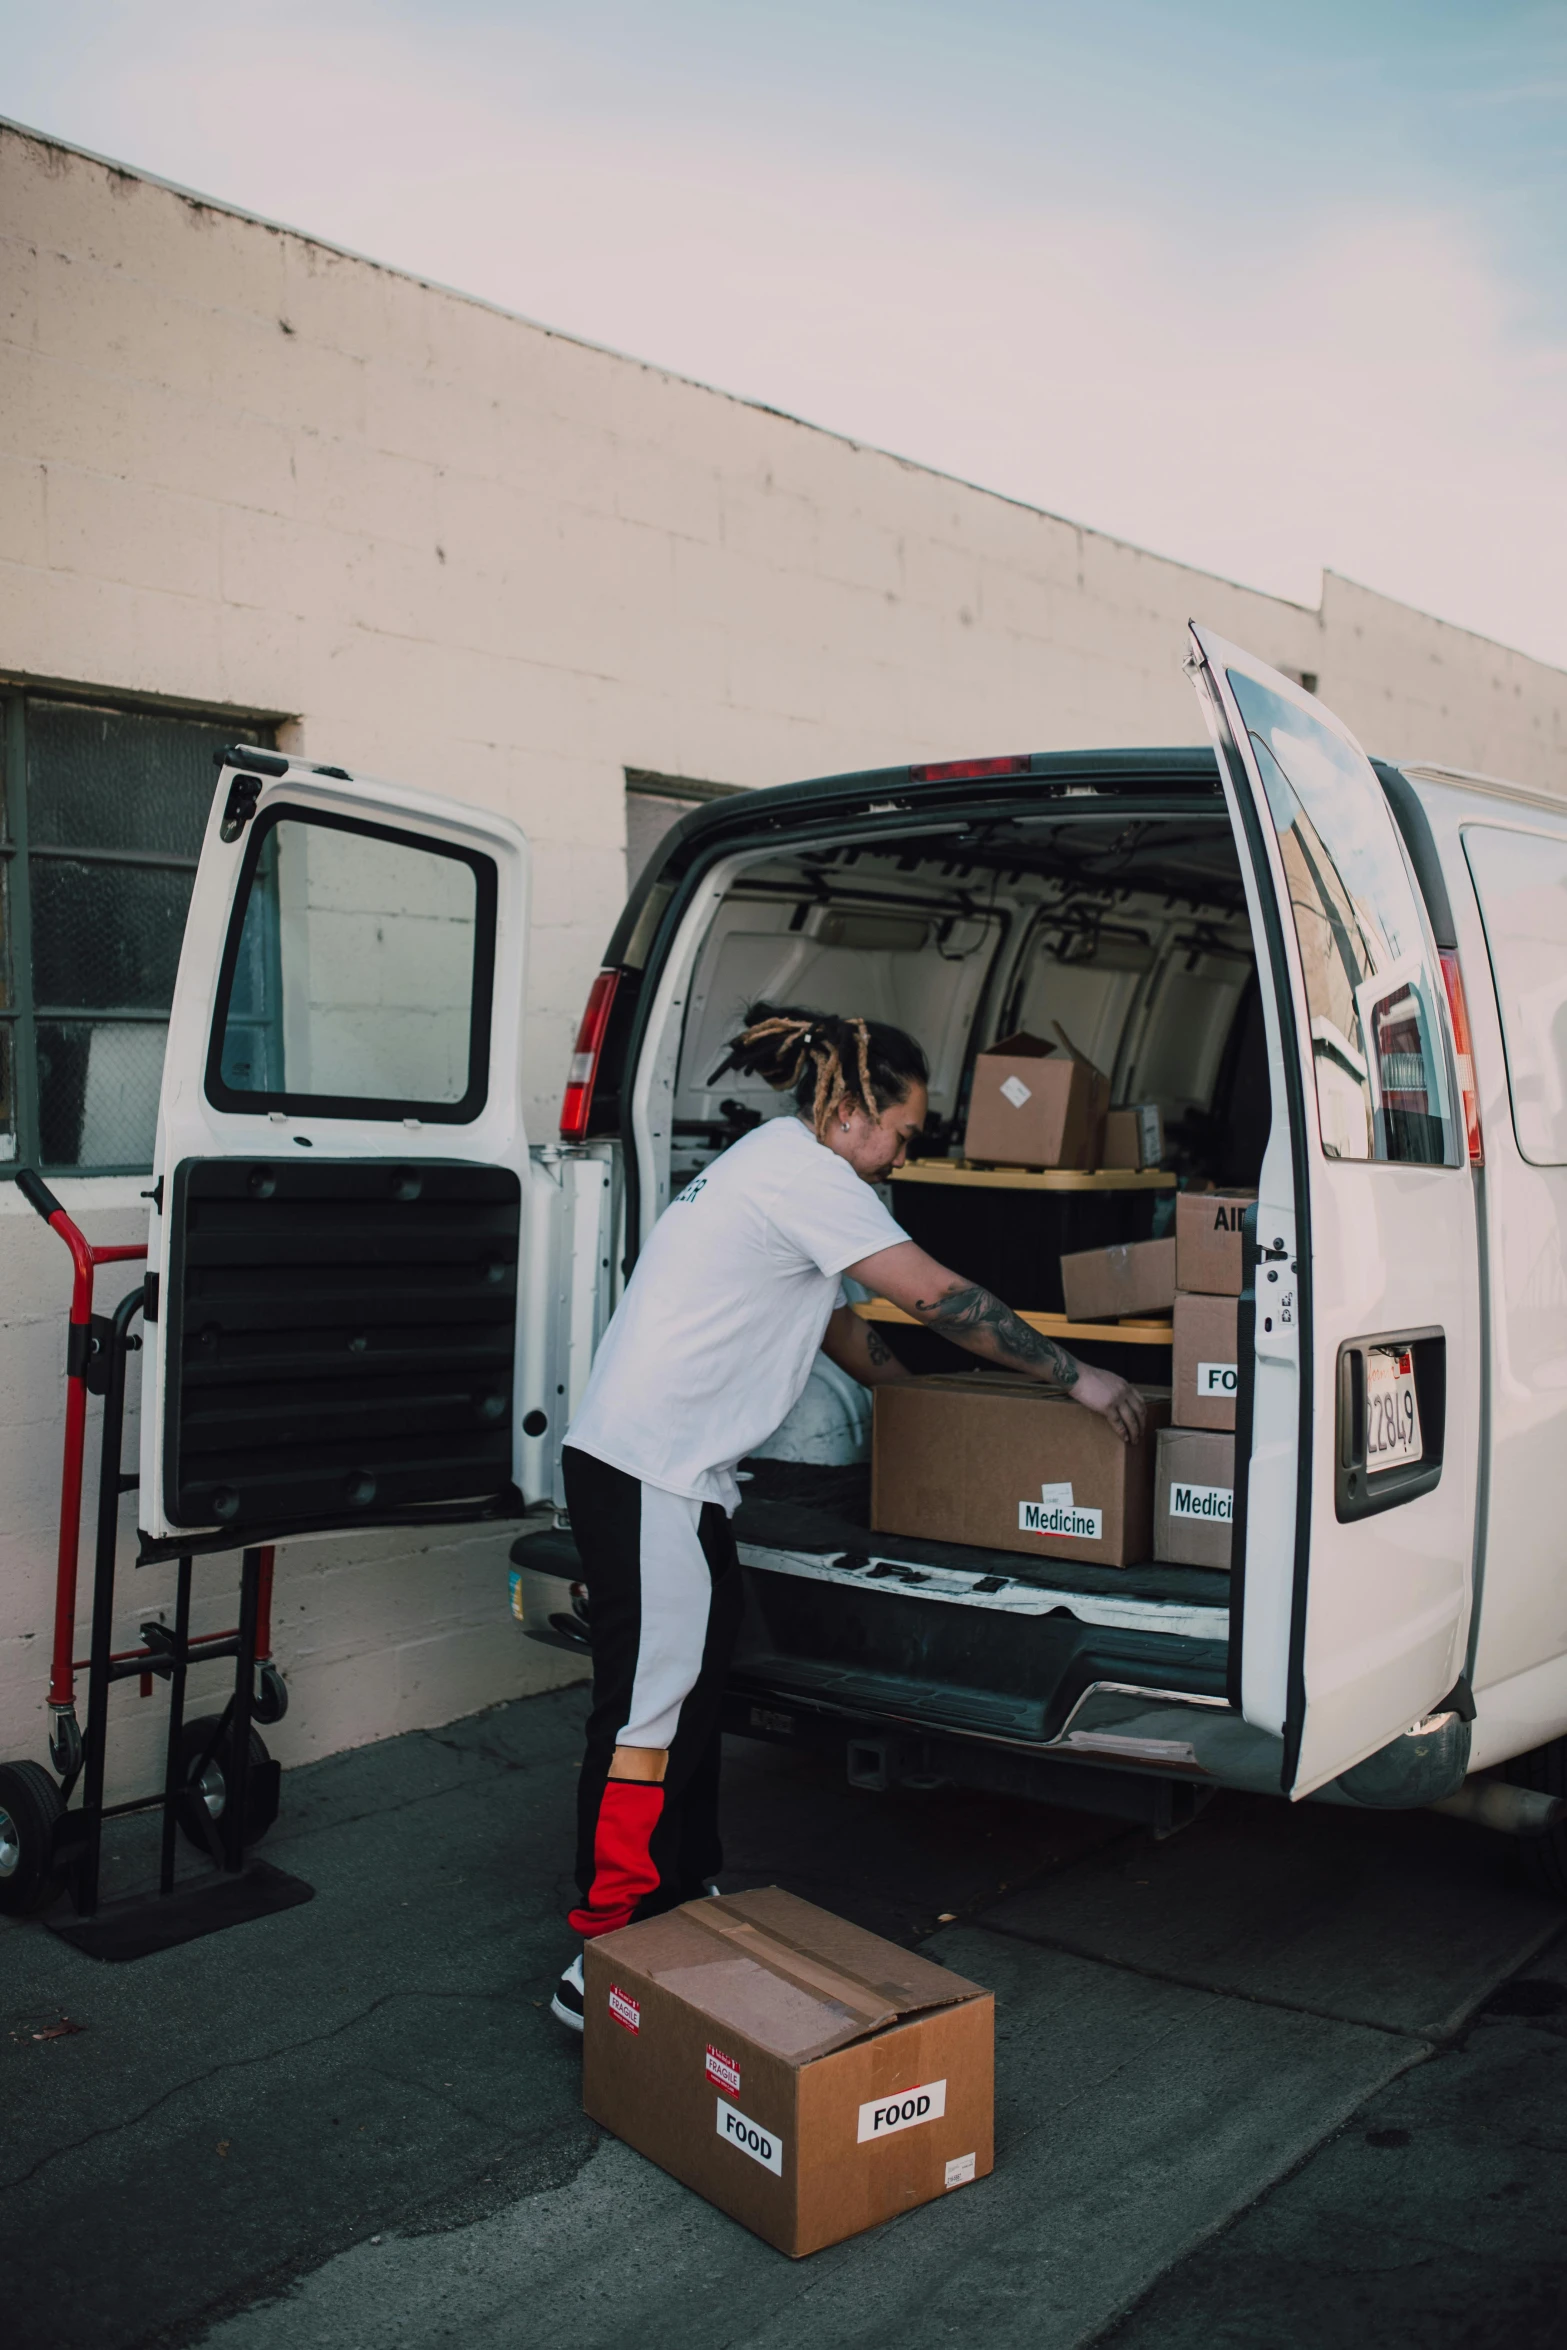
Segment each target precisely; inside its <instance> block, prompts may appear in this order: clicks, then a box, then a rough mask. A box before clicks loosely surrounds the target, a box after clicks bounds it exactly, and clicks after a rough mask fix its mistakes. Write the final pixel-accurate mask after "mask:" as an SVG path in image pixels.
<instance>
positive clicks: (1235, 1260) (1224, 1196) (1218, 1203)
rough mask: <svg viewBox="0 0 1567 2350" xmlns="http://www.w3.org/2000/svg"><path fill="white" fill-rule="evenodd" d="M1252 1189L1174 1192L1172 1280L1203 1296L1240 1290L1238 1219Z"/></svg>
mask: <svg viewBox="0 0 1567 2350" xmlns="http://www.w3.org/2000/svg"><path fill="white" fill-rule="evenodd" d="M1256 1196H1257V1194H1256V1193H1255V1192H1254V1191H1182V1192H1177V1194H1176V1198H1175V1286H1176V1288H1177V1289H1186V1290H1191V1291H1192V1292H1194V1293H1197V1294H1201V1295H1202V1296H1205V1297H1239V1296H1240V1293H1241V1243H1242V1237H1243V1236H1242V1231H1241V1219H1242V1214H1243V1211H1244V1210H1245V1209H1247V1208H1248V1207H1250V1205H1251V1203H1252V1201H1253V1200H1254V1199H1255V1198H1256Z"/></svg>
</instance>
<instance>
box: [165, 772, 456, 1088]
mask: <svg viewBox="0 0 1567 2350" xmlns="http://www.w3.org/2000/svg"><path fill="white" fill-rule="evenodd" d="M284 817H290V818H292V820H293V821H294V822H295V823H297V824H315V825H320V826H322V827H323V828H324V829H325V830H327V831H330V832H352V833H356V834H357V835H358V836H359V837H360V838H361V839H363V840H385V841H391V842H393V843H395V844H396V845H397V846H398V847H400V848H411V849H422V850H423V851H424V852H425V854H426V855H427V856H438V857H450V858H451V859H452V861H453V862H454V863H455V864H458V865H466V866H467V867H468V868H469V870H470V872H471V873H472V875H473V879H474V940H473V1000H472V1004H471V1007H470V1013H469V1025H468V1083H467V1087H466V1089H465V1090H464V1092H463V1095H462V1098H461V1100H460V1101H455V1102H421V1101H389V1100H384V1099H381V1098H379V1097H375V1098H371V1097H366V1096H360V1095H358V1094H325V1093H237V1092H236V1091H235V1090H234V1089H233V1088H232V1087H231V1086H228V1085H225V1084H224V1082H223V1037H224V1031H225V1029H226V1028H227V1026H228V1013H229V999H230V997H231V996H232V994H233V992H234V973H235V969H236V967H237V965H238V962H239V944H240V937H241V934H242V932H243V930H244V927H245V911H246V908H247V906H248V905H249V903H250V887H251V883H252V881H253V879H254V878H255V871H256V865H257V862H258V860H259V858H260V855H261V849H262V844H263V842H264V841H265V840H266V837H267V835H268V833H269V832H271V831H272V829H273V828H274V826H276V825H277V824H279V823H281V822H282V820H283V819H284ZM498 895H499V884H498V881H497V878H496V871H495V860H494V858H493V857H490V856H486V854H485V853H484V851H483V850H482V849H465V848H459V847H458V846H456V845H455V844H454V843H452V842H449V841H443V840H436V839H434V838H432V836H431V835H430V834H429V833H422V832H408V831H405V830H403V829H401V828H400V827H398V826H396V825H391V824H373V823H370V822H369V821H367V820H366V819H364V818H362V817H358V816H338V815H335V814H334V815H328V814H327V813H326V812H325V811H324V810H321V809H317V808H307V807H301V806H298V805H296V804H295V803H294V802H292V801H289V800H274V801H273V803H272V805H271V806H270V807H269V808H267V809H266V810H264V812H263V813H262V814H261V815H260V816H258V817H257V818H256V820H255V822H254V824H252V826H251V827H250V838H249V840H248V841H247V843H246V846H245V857H244V863H243V865H242V866H241V869H240V877H239V885H238V887H237V888H236V890H235V892H234V907H233V912H232V914H231V916H230V919H229V934H228V937H227V939H226V940H225V941H224V945H223V960H222V963H221V964H220V965H219V967H218V987H217V1001H216V1003H215V1004H214V1006H213V1014H212V1031H211V1034H210V1036H209V1037H208V1039H207V1072H206V1079H205V1088H206V1095H207V1099H208V1101H209V1102H211V1104H212V1105H213V1107H214V1109H218V1110H229V1111H235V1110H238V1111H241V1112H245V1113H248V1114H249V1115H250V1116H252V1117H254V1116H258V1115H259V1114H260V1113H262V1112H263V1111H267V1110H282V1111H283V1112H285V1113H286V1114H287V1115H289V1116H293V1117H317V1118H366V1119H375V1120H379V1121H389V1120H391V1119H400V1118H417V1119H419V1120H420V1122H421V1123H422V1124H424V1125H426V1126H471V1125H472V1123H473V1121H474V1119H475V1118H477V1117H478V1116H479V1114H480V1112H481V1111H482V1110H483V1108H484V1105H485V1101H486V1099H487V1098H488V1095H489V1089H490V1021H491V1010H492V1004H493V1000H494V995H495V918H496V904H497V899H498Z"/></svg>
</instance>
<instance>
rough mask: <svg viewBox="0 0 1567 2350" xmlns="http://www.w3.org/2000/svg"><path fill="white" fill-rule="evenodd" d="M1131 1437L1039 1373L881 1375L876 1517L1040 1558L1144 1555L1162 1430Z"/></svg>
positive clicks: (1152, 1398) (885, 1525)
mask: <svg viewBox="0 0 1567 2350" xmlns="http://www.w3.org/2000/svg"><path fill="white" fill-rule="evenodd" d="M1144 1393H1145V1395H1146V1396H1147V1401H1148V1419H1149V1426H1148V1432H1147V1434H1146V1435H1145V1436H1144V1437H1143V1439H1142V1441H1141V1442H1140V1443H1137V1444H1123V1443H1122V1442H1121V1439H1120V1438H1119V1436H1117V1435H1116V1433H1115V1430H1114V1429H1113V1428H1112V1427H1111V1426H1110V1423H1109V1422H1108V1421H1107V1420H1104V1419H1101V1417H1100V1416H1099V1414H1098V1413H1097V1412H1089V1411H1085V1410H1084V1409H1083V1406H1082V1405H1081V1404H1077V1403H1073V1402H1072V1400H1071V1398H1070V1397H1069V1396H1066V1395H1062V1394H1060V1393H1059V1392H1056V1393H1052V1392H1051V1391H1050V1390H1049V1389H1047V1388H1044V1387H1038V1386H1036V1385H1035V1384H1034V1382H1033V1381H1032V1380H1029V1379H1019V1378H1008V1377H1005V1376H996V1377H993V1378H992V1377H987V1376H985V1375H983V1374H980V1375H977V1376H965V1375H959V1376H957V1377H955V1378H950V1379H939V1378H938V1379H913V1380H910V1381H909V1383H908V1385H907V1386H887V1387H878V1388H877V1390H876V1407H875V1422H874V1437H873V1443H872V1451H871V1526H872V1528H873V1530H874V1531H875V1532H876V1533H878V1534H912V1535H918V1536H922V1537H923V1538H925V1539H926V1540H929V1541H935V1542H964V1543H971V1544H973V1545H974V1546H975V1547H976V1548H978V1549H981V1550H1012V1551H1026V1552H1029V1553H1031V1554H1032V1555H1033V1556H1034V1557H1036V1558H1053V1559H1087V1560H1090V1561H1091V1562H1092V1563H1093V1564H1094V1565H1095V1566H1100V1567H1129V1566H1137V1565H1140V1564H1141V1563H1142V1562H1143V1561H1144V1560H1145V1559H1147V1558H1149V1557H1151V1556H1152V1551H1153V1469H1154V1446H1153V1432H1154V1429H1155V1428H1156V1427H1157V1426H1159V1425H1160V1424H1161V1423H1162V1422H1163V1421H1165V1420H1167V1419H1168V1418H1169V1416H1170V1406H1169V1400H1168V1398H1167V1397H1165V1396H1161V1395H1157V1394H1148V1391H1147V1390H1145V1391H1144Z"/></svg>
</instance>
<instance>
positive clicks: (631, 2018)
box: [609, 1983, 642, 2032]
mask: <svg viewBox="0 0 1567 2350" xmlns="http://www.w3.org/2000/svg"><path fill="white" fill-rule="evenodd" d="M609 2012H610V2014H611V2015H612V2016H613V2017H614V2019H615V2021H616V2023H617V2024H624V2025H625V2027H626V2030H627V2031H628V2032H640V2031H641V2029H642V2004H641V2002H640V2000H636V1999H633V1998H631V1997H630V1996H629V1994H628V1993H626V1992H624V1991H622V1989H621V1988H620V1985H619V1984H618V1983H611V1985H610V1987H609Z"/></svg>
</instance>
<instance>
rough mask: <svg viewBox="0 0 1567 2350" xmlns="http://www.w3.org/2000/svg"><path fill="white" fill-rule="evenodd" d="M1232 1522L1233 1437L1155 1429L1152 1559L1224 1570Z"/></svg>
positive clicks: (1194, 1430) (1192, 1430)
mask: <svg viewBox="0 0 1567 2350" xmlns="http://www.w3.org/2000/svg"><path fill="white" fill-rule="evenodd" d="M1234 1523H1235V1439H1234V1437H1233V1436H1221V1435H1220V1434H1219V1433H1218V1432H1217V1431H1216V1430H1209V1429H1206V1428H1161V1429H1160V1431H1159V1452H1158V1471H1157V1475H1156V1477H1155V1480H1154V1507H1153V1549H1154V1557H1155V1558H1157V1559H1163V1560H1165V1561H1166V1563H1167V1564H1168V1565H1170V1566H1172V1567H1223V1568H1225V1569H1228V1567H1229V1564H1230V1540H1231V1535H1232V1532H1233V1529H1234Z"/></svg>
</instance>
